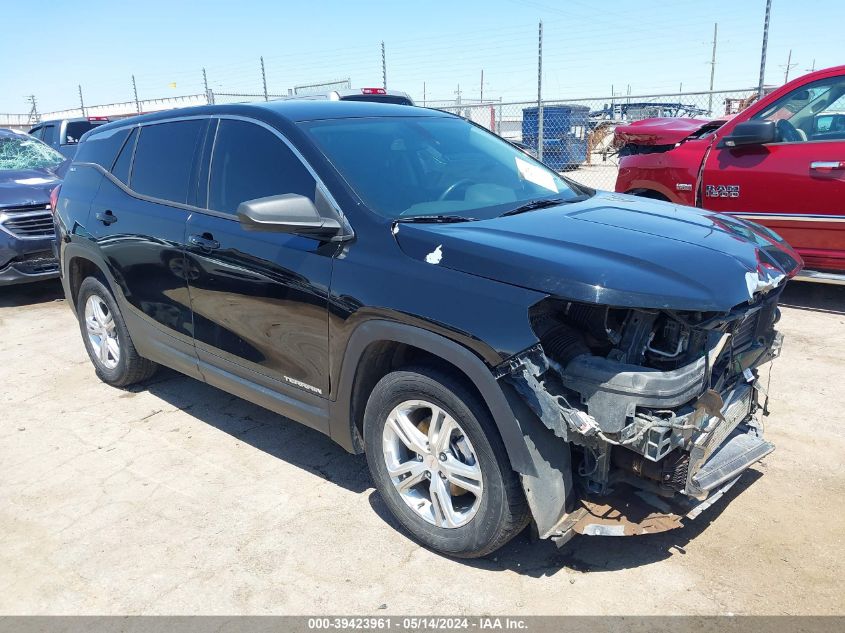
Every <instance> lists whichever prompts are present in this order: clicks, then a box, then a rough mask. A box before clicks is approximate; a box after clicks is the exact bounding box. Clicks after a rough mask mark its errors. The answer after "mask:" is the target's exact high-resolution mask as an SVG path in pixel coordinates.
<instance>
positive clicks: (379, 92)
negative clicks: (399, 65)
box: [361, 88, 387, 95]
mask: <svg viewBox="0 0 845 633" xmlns="http://www.w3.org/2000/svg"><path fill="white" fill-rule="evenodd" d="M361 94H365V95H386V94H387V90H385V89H384V88H361Z"/></svg>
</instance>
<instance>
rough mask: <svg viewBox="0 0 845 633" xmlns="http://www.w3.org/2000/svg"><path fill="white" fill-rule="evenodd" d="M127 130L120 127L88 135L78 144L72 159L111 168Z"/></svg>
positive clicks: (127, 134) (127, 133) (127, 132)
mask: <svg viewBox="0 0 845 633" xmlns="http://www.w3.org/2000/svg"><path fill="white" fill-rule="evenodd" d="M129 131H130V129H129V128H122V129H117V130H108V131H105V132H102V133H100V134H94V135H92V136H89V137H88V138H87V139H85V142H84V143H82V144H81V145H80V146H79V149H78V150H77V152H76V156H74V160H75V161H76V162H78V163H96V164H97V165H100V167H102V168H103V169H111V166H112V163H114V159H115V157H116V156H117V153H118V152H119V151H120V148H121V146H122V145H123V143H124V141H125V140H126V137H127V136H129Z"/></svg>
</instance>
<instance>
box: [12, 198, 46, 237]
mask: <svg viewBox="0 0 845 633" xmlns="http://www.w3.org/2000/svg"><path fill="white" fill-rule="evenodd" d="M0 217H2V218H3V219H2V224H3V228H4V229H5V230H6V231H8V232H9V233H11V234H12V235H14V236H15V237H21V238H38V237H50V236H52V235H54V233H55V231H54V229H53V214H52V213H51V212H50V206H49V205H44V204H39V205H29V206H26V207H14V208H11V209H0Z"/></svg>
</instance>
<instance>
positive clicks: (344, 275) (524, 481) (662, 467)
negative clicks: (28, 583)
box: [56, 101, 801, 557]
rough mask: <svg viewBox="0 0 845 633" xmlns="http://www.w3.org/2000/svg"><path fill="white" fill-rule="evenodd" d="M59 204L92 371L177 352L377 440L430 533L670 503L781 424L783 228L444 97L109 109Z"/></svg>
mask: <svg viewBox="0 0 845 633" xmlns="http://www.w3.org/2000/svg"><path fill="white" fill-rule="evenodd" d="M56 220H57V237H58V240H59V249H60V259H61V272H62V281H63V284H64V289H65V293H66V295H67V298H68V301H69V303H70V305H71V306H73V308H74V310H75V311H76V314H77V316H78V319H79V324H80V329H81V332H82V338H83V340H84V342H85V346H86V348H87V350H88V353H89V355H90V356H91V361H92V362H93V364H94V367H95V368H96V372H97V375H98V376H99V377H100V378H101V379H102V380H104V381H105V382H107V383H109V384H111V385H115V386H118V387H124V386H127V385H130V384H132V383H136V382H139V381H143V380H145V379H147V378H149V377H150V376H151V375H152V374H153V372H154V371H155V370H156V366H157V365H158V364H161V365H167V366H169V367H172V368H175V369H177V370H179V371H181V372H184V373H185V374H187V375H189V376H192V377H194V378H197V379H198V380H203V381H206V382H208V383H210V384H212V385H215V386H217V387H219V388H221V389H224V390H226V391H228V392H230V393H233V394H235V395H238V396H240V397H243V398H245V399H247V400H250V401H252V402H255V403H258V404H260V405H262V406H264V407H267V408H268V409H271V410H273V411H276V412H278V413H280V414H282V415H284V416H287V417H289V418H292V419H293V420H296V421H298V422H301V423H303V424H306V425H308V426H311V427H313V428H315V429H318V430H320V431H322V432H323V433H326V434H328V435H329V436H331V437H332V439H334V440H335V441H337V442H338V443H339V444H341V445H342V446H343V447H345V448H346V449H347V450H349V451H352V452H365V453H366V457H367V460H368V463H369V466H370V470H371V472H372V477H373V481H374V483H375V485H376V487H377V489H378V491H379V493H380V494H381V495H382V497H383V498H384V501H385V503H386V504H387V505H388V506H389V508H390V509H391V511H392V512H393V513H394V514H395V516H396V518H397V519H398V520H399V522H400V523H401V524H402V525H403V526H404V527H405V528H407V530H408V531H409V532H410V533H411V534H412V535H413V536H414V537H415V538H416V539H418V540H419V541H420V542H421V543H424V544H425V545H427V546H429V547H431V548H433V549H436V550H438V551H440V552H444V553H447V554H450V555H454V556H463V557H472V556H482V555H485V554H487V553H489V552H492V551H494V550H495V549H496V548H498V547H500V546H501V545H502V544H504V543H505V542H507V541H508V539H510V538H511V537H512V536H514V535H515V534H517V533H518V532H519V531H520V530H522V529H523V528H524V527H525V526H526V525H527V524H528V523H529V522H531V523H533V525H534V527H535V529H536V531H537V533H538V534H539V535H540V536H541V537H544V538H545V537H547V538H552V539H555V540H556V541H558V542H559V543H562V542H565V541H566V540H567V539H568V538H570V537H571V536H572V535H573V534H575V533H582V534H605V535H628V534H641V533H646V532H656V531H660V530H666V529H670V528H672V527H675V526H677V525H679V524H680V522H681V521H682V520H683V519H684V518H685V517H687V518H694V517H695V516H696V515H697V514H698V513H699V512H701V511H702V510H703V509H704V508H706V507H707V506H708V505H710V504H712V503H713V501H714V500H715V499H718V497H720V496H721V495H722V494H723V492H724V491H725V490H726V489H727V488H728V487H729V486H731V485H732V484H733V483H734V482H735V481H736V480H737V479H738V477H739V476H740V475H741V474H742V473H743V471H745V470H746V469H747V468H748V467H749V466H750V465H751V464H753V463H754V462H756V461H757V460H759V459H760V458H762V457H763V456H765V455H767V454H768V453H769V452H771V451H772V450H773V448H774V447H773V446H772V445H771V444H770V443H768V442H766V441H765V440H764V439H763V438H762V428H761V426H760V425H759V423H758V416H759V414H760V413H761V412H763V411H765V408H766V407H765V401H764V396H763V395H762V391H760V390H759V389H758V368H759V367H760V365H761V364H763V363H766V362H768V361H769V360H771V359H772V358H773V357H774V356H776V355H777V354H778V352H779V350H780V342H781V339H780V335H779V334H777V333H776V331H775V330H774V324H775V323H776V322H777V320H778V309H777V301H778V297H779V295H780V293H781V291H782V289H783V286H784V284H785V283H786V281H787V279H788V278H789V277H790V276H792V275H794V274H795V273H796V272H798V270H799V269H800V267H801V260H800V258H799V257H798V256H797V255H796V254H795V253H794V251H793V250H792V249H791V248H790V247H789V246H788V245H786V244H785V243H784V242H783V241H782V240H781V239H780V238H779V237H778V236H777V235H775V234H773V233H771V232H770V231H768V230H767V229H764V228H762V227H760V226H757V225H755V224H752V223H749V222H743V221H741V220H738V219H735V218H733V217H730V216H724V215H718V214H713V213H706V212H702V211H699V210H696V209H691V208H685V207H679V206H676V205H672V204H668V203H664V202H658V201H654V200H648V199H643V198H633V197H628V196H624V195H617V194H609V193H599V192H596V191H592V190H590V189H587V188H585V187H582V186H580V185H576V184H574V183H573V182H571V181H569V180H567V179H565V178H561V177H560V176H559V175H558V174H557V173H555V172H554V171H551V170H550V169H548V168H547V167H545V166H544V165H543V164H541V163H539V162H537V161H535V160H534V159H532V158H531V157H530V156H527V155H526V154H524V153H523V152H521V151H519V150H518V149H517V148H515V147H514V146H512V145H511V144H509V143H507V142H505V141H503V140H501V139H500V138H498V137H497V136H495V135H493V134H491V133H489V132H488V131H486V130H484V129H483V128H481V127H479V126H476V125H473V124H472V123H469V122H467V121H465V120H462V119H460V118H458V117H456V116H452V115H450V114H445V113H442V112H438V111H434V110H427V109H423V108H415V107H410V106H394V105H384V104H373V103H356V102H343V101H341V102H333V101H283V102H276V103H273V102H271V103H262V104H254V105H252V104H251V105H225V106H208V107H201V108H193V109H186V110H175V111H169V112H163V113H159V114H155V115H148V116H143V117H138V118H134V119H126V120H123V121H119V122H114V123H110V124H107V125H103V126H100V127H97V128H96V129H94V130H92V131H91V132H89V133H88V134H86V135H85V137H84V138H83V140H82V142H81V143H80V145H79V150H78V153H77V154H76V157H75V160H74V163H73V164H72V165H71V167H70V170H69V173H68V175H67V178H66V180H65V182H64V185H63V186H62V189H61V193H60V197H59V200H58V209H57V212H56ZM750 538H753V535H750Z"/></svg>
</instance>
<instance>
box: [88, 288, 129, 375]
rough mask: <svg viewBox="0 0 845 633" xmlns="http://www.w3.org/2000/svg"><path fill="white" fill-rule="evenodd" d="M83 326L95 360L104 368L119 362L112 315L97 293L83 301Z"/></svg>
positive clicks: (112, 366)
mask: <svg viewBox="0 0 845 633" xmlns="http://www.w3.org/2000/svg"><path fill="white" fill-rule="evenodd" d="M85 328H86V330H87V331H88V341H89V342H90V343H91V349H92V350H93V351H94V355H95V356H96V357H97V361H98V362H99V363H100V364H101V365H102V366H103V367H105V368H106V369H114V368H115V367H117V364H118V362H120V341H118V338H117V328H116V327H115V323H114V316H113V315H112V313H111V310H109V306H108V304H107V303H106V302H105V301H103V299H102V297H100V296H98V295H95V294H94V295H91V296H90V297H88V301H86V302H85Z"/></svg>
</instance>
